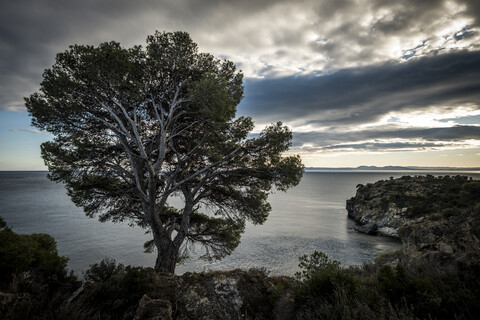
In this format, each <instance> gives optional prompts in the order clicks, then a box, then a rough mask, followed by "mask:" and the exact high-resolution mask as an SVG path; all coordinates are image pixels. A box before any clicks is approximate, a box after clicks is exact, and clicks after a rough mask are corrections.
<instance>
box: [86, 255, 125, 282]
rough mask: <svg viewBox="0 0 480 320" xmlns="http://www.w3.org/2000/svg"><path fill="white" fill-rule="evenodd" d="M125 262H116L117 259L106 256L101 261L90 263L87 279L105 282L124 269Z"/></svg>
mask: <svg viewBox="0 0 480 320" xmlns="http://www.w3.org/2000/svg"><path fill="white" fill-rule="evenodd" d="M124 269H125V267H124V266H123V264H118V265H117V264H116V261H115V259H109V258H105V259H103V260H102V261H100V263H95V264H92V265H90V268H89V269H88V270H86V271H85V276H84V277H85V280H87V281H91V282H104V281H107V280H108V279H110V278H111V277H112V276H114V275H116V274H117V273H119V272H120V271H122V270H124Z"/></svg>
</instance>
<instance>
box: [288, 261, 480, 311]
mask: <svg viewBox="0 0 480 320" xmlns="http://www.w3.org/2000/svg"><path fill="white" fill-rule="evenodd" d="M300 261H301V263H300V265H299V266H300V267H301V268H302V269H303V271H302V272H299V273H297V279H299V283H298V286H297V287H296V289H295V290H294V295H295V296H294V298H295V310H296V317H297V319H476V316H477V315H478V314H479V312H480V289H479V288H480V283H479V280H478V279H480V267H479V266H478V265H469V266H463V267H461V268H460V270H459V273H458V275H457V274H433V275H428V276H427V275H425V274H424V273H422V271H421V270H405V269H404V268H403V267H402V266H401V265H397V266H396V267H391V266H389V265H383V266H379V267H378V268H370V267H368V268H367V266H364V267H363V268H349V269H343V268H340V266H339V264H338V263H335V262H334V261H330V260H329V259H328V257H327V256H326V255H325V254H322V253H318V252H315V253H314V254H312V255H311V256H310V257H308V256H303V257H301V258H300ZM280 289H281V288H280Z"/></svg>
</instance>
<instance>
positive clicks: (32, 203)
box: [0, 172, 480, 275]
mask: <svg viewBox="0 0 480 320" xmlns="http://www.w3.org/2000/svg"><path fill="white" fill-rule="evenodd" d="M405 174H409V175H415V174H421V173H415V172H408V173H402V172H308V173H305V175H304V177H303V179H302V181H301V183H300V184H299V185H298V186H297V187H296V188H294V189H291V190H289V191H288V192H287V193H282V192H278V193H274V194H272V195H270V197H269V200H270V203H271V205H272V212H271V213H270V216H269V218H268V220H267V222H266V223H265V224H263V225H261V226H253V225H247V228H246V231H245V233H244V235H243V236H242V242H241V244H240V245H239V247H238V248H237V249H236V250H235V252H234V253H233V254H232V255H231V256H229V257H227V258H225V259H224V260H222V261H219V262H214V263H206V262H204V261H199V260H198V259H191V260H190V261H188V262H187V263H185V264H184V265H181V266H179V267H177V272H178V273H180V274H181V273H183V272H186V271H203V270H209V269H232V268H251V267H265V268H267V269H268V270H270V271H271V272H272V273H273V274H290V275H291V274H293V273H294V272H295V271H297V265H298V257H299V256H300V255H303V254H309V253H312V252H313V251H314V250H320V251H323V252H325V253H327V255H328V256H329V257H330V258H333V259H336V260H339V261H340V262H341V263H342V264H343V265H355V264H362V263H364V262H368V261H371V260H372V259H373V258H375V257H376V256H377V255H378V254H379V253H381V252H383V251H387V250H394V249H398V248H400V243H399V242H397V241H395V240H393V239H390V238H385V237H374V236H368V235H364V234H360V233H357V232H356V231H354V230H353V229H352V228H353V225H354V224H353V222H352V221H351V220H349V219H347V212H346V210H345V200H346V199H348V198H350V197H352V196H353V195H354V194H355V186H356V185H357V184H359V183H362V184H365V183H368V182H375V181H377V180H381V179H388V178H389V177H391V176H392V177H400V176H403V175H405ZM423 174H425V173H423ZM432 174H435V173H432ZM442 174H446V173H442ZM449 174H452V173H449ZM461 174H464V175H468V176H472V177H474V179H480V173H461ZM0 216H2V217H3V218H4V219H5V220H6V221H7V223H8V225H9V226H10V227H12V229H13V230H14V231H16V232H18V233H48V234H50V235H52V236H53V237H55V239H56V240H57V246H58V250H59V253H60V254H61V255H64V256H67V257H69V258H70V261H69V268H71V269H73V270H74V271H75V272H77V273H78V274H81V271H82V270H85V269H86V268H88V266H89V265H91V264H93V263H96V262H99V261H100V260H101V259H103V258H105V257H110V258H114V259H116V260H117V262H121V263H124V264H131V265H143V266H153V265H154V262H155V257H156V256H155V254H154V253H151V254H146V253H143V243H144V242H145V241H146V240H149V237H148V235H145V234H144V230H143V229H140V228H138V227H133V228H132V227H129V226H128V225H127V224H113V223H108V222H107V223H100V222H98V221H97V220H96V219H90V218H87V217H86V216H85V215H84V213H83V211H82V209H81V208H77V207H75V205H74V204H73V203H72V202H71V201H70V198H69V197H68V196H67V195H66V191H65V188H64V186H63V185H62V184H57V183H54V182H51V181H49V180H48V179H47V178H46V173H45V172H0Z"/></svg>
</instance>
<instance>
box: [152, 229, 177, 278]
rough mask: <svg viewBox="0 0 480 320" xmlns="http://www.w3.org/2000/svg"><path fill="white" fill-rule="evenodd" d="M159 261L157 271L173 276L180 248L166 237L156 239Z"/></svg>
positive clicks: (157, 261)
mask: <svg viewBox="0 0 480 320" xmlns="http://www.w3.org/2000/svg"><path fill="white" fill-rule="evenodd" d="M155 245H156V247H157V260H156V262H155V271H157V272H159V273H162V274H167V275H173V274H174V273H175V267H176V266H177V256H178V248H176V247H175V245H174V244H173V241H171V240H170V239H167V238H166V236H164V237H161V238H160V239H158V240H157V239H156V237H155Z"/></svg>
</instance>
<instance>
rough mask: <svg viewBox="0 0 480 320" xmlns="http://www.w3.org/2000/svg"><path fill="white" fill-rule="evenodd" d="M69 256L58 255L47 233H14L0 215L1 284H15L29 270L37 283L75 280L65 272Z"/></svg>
mask: <svg viewBox="0 0 480 320" xmlns="http://www.w3.org/2000/svg"><path fill="white" fill-rule="evenodd" d="M67 262H68V258H65V257H62V256H59V255H58V251H57V246H56V242H55V239H54V238H53V237H51V236H50V235H48V234H30V235H27V234H17V233H15V232H13V231H12V230H11V229H10V228H9V227H8V226H7V224H6V223H5V221H4V220H3V219H2V218H0V287H3V288H7V289H11V286H12V285H14V286H17V285H18V283H14V282H15V281H18V280H17V279H18V278H19V276H20V275H21V274H22V273H24V272H30V276H31V277H34V278H35V279H36V280H35V281H36V282H38V283H43V282H45V283H58V282H75V281H76V278H75V277H74V276H73V275H72V274H71V273H70V274H68V273H67V271H66V266H67Z"/></svg>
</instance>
